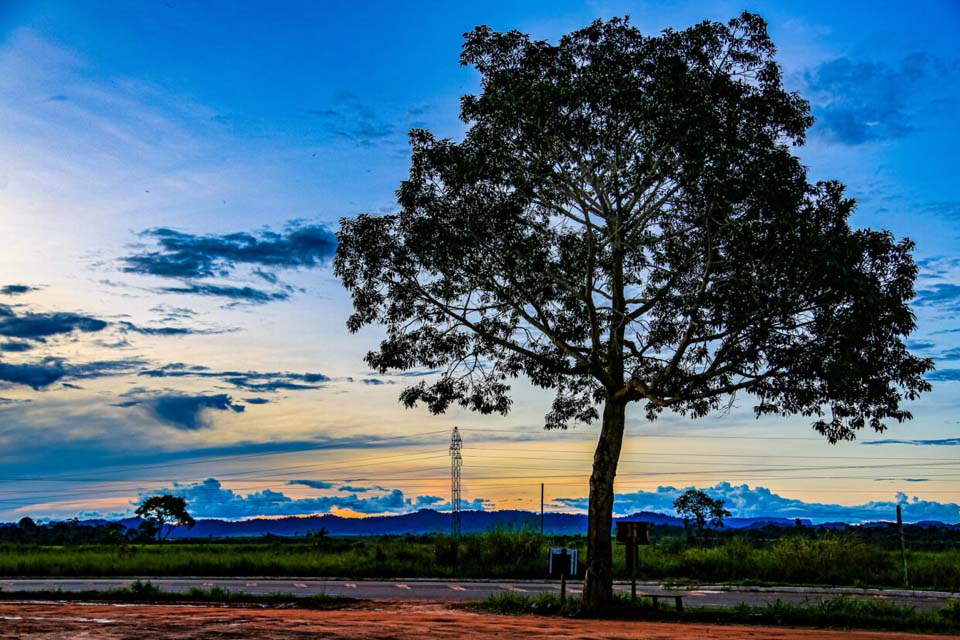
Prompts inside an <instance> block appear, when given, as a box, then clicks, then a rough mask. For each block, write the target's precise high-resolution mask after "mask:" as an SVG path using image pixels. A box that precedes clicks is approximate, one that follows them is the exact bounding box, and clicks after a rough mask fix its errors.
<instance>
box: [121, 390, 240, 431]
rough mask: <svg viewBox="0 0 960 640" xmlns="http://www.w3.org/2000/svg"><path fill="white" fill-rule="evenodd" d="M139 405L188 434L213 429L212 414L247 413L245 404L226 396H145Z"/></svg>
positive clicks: (170, 394) (165, 394)
mask: <svg viewBox="0 0 960 640" xmlns="http://www.w3.org/2000/svg"><path fill="white" fill-rule="evenodd" d="M138 404H139V405H140V406H142V407H144V408H145V409H146V410H147V412H148V413H149V414H150V415H151V416H153V417H154V418H156V419H157V420H159V421H161V422H163V423H165V424H168V425H170V426H171V427H174V428H176V429H181V430H186V431H197V430H200V429H208V428H210V427H212V426H213V423H212V422H211V420H210V412H212V411H227V410H230V411H233V412H236V413H240V412H242V411H243V410H244V406H243V405H241V404H236V403H234V402H233V399H232V398H231V397H230V396H229V395H227V394H225V393H220V394H216V395H186V394H180V393H161V394H156V395H153V396H149V397H145V398H143V399H141V400H140V401H139V402H138ZM128 406H133V405H128Z"/></svg>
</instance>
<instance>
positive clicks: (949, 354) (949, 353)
mask: <svg viewBox="0 0 960 640" xmlns="http://www.w3.org/2000/svg"><path fill="white" fill-rule="evenodd" d="M937 358H939V359H941V360H960V347H953V348H950V349H946V350H945V351H942V352H941V353H940V354H939V355H938V356H937Z"/></svg>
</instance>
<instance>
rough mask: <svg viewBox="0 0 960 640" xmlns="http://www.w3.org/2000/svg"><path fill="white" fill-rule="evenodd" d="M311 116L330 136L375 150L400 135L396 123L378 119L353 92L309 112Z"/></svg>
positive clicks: (339, 94)
mask: <svg viewBox="0 0 960 640" xmlns="http://www.w3.org/2000/svg"><path fill="white" fill-rule="evenodd" d="M307 113H308V114H310V115H311V116H314V117H316V118H317V119H318V120H319V121H320V122H322V124H323V127H324V131H325V133H327V134H328V135H331V136H333V137H335V138H339V139H341V140H346V141H348V142H351V143H353V144H355V145H357V146H360V147H372V146H374V145H376V144H378V143H382V142H384V141H387V140H389V139H391V138H394V137H395V136H396V134H397V133H399V131H398V129H397V127H396V126H395V125H394V124H393V122H391V121H388V120H385V119H383V118H382V117H380V116H378V114H377V112H376V111H375V110H374V109H373V108H372V107H370V106H369V105H366V104H364V103H362V102H361V101H360V98H359V97H358V96H357V95H355V94H353V93H350V92H349V91H341V92H340V93H338V94H337V95H336V97H335V104H334V105H331V106H330V107H324V108H319V109H308V110H307Z"/></svg>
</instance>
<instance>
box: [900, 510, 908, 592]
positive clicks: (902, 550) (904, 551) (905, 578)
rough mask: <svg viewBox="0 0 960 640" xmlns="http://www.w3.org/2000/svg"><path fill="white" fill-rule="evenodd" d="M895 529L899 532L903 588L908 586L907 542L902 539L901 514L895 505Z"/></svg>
mask: <svg viewBox="0 0 960 640" xmlns="http://www.w3.org/2000/svg"><path fill="white" fill-rule="evenodd" d="M897 529H899V530H900V557H901V558H903V586H905V587H909V586H910V578H909V577H908V576H907V541H906V540H905V539H904V537H903V512H902V511H901V509H900V505H897Z"/></svg>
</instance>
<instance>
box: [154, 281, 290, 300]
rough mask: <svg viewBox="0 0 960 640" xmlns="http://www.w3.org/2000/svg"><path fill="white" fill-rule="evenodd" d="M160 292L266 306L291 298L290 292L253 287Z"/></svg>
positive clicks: (185, 288)
mask: <svg viewBox="0 0 960 640" xmlns="http://www.w3.org/2000/svg"><path fill="white" fill-rule="evenodd" d="M158 291H160V292H162V293H184V294H189V295H197V296H211V297H215V298H230V299H231V300H236V301H238V302H246V303H249V304H266V303H268V302H276V301H278V300H287V299H288V298H289V297H290V292H289V291H287V290H285V291H264V290H263V289H255V288H253V287H234V286H230V285H218V284H202V283H192V284H184V285H183V286H180V287H161V288H160V289H158Z"/></svg>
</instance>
